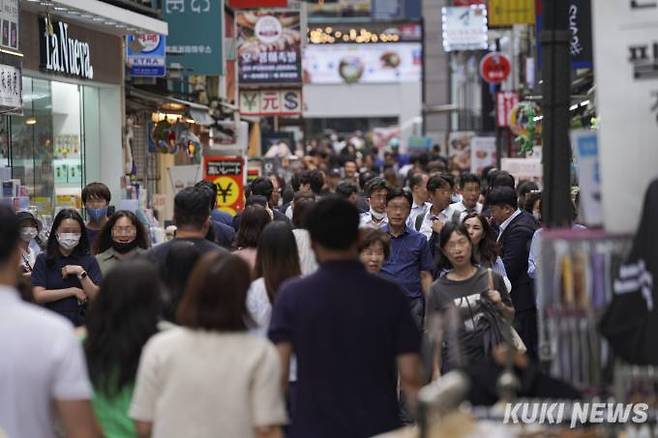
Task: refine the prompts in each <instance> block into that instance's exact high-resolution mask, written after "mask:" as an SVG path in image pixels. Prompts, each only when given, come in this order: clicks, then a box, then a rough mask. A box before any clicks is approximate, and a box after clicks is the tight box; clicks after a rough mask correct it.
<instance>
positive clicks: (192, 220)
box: [174, 187, 210, 229]
mask: <svg viewBox="0 0 658 438" xmlns="http://www.w3.org/2000/svg"><path fill="white" fill-rule="evenodd" d="M208 216H210V203H209V200H208V189H206V188H200V187H186V188H184V189H183V190H181V191H180V192H178V194H177V195H176V197H175V198H174V223H175V224H176V226H177V227H178V228H180V227H183V226H188V225H189V226H193V227H195V228H197V229H201V228H203V224H204V223H205V222H206V220H208Z"/></svg>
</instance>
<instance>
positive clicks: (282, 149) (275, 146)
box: [260, 132, 295, 159]
mask: <svg viewBox="0 0 658 438" xmlns="http://www.w3.org/2000/svg"><path fill="white" fill-rule="evenodd" d="M260 145H261V156H262V157H264V158H276V157H279V158H282V159H283V158H288V157H289V156H291V155H292V154H293V151H294V150H295V134H293V133H292V132H269V133H266V134H262V135H261V140H260Z"/></svg>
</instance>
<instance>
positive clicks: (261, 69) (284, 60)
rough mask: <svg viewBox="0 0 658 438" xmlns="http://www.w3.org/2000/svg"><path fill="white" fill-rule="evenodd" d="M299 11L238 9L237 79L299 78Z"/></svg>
mask: <svg viewBox="0 0 658 438" xmlns="http://www.w3.org/2000/svg"><path fill="white" fill-rule="evenodd" d="M300 22H301V20H300V13H299V12H295V11H281V12H279V11H276V12H275V11H239V12H237V14H236V23H237V27H238V38H237V51H238V70H239V80H240V83H268V82H301V79H302V77H301V39H302V38H301V31H300Z"/></svg>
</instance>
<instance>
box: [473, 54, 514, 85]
mask: <svg viewBox="0 0 658 438" xmlns="http://www.w3.org/2000/svg"><path fill="white" fill-rule="evenodd" d="M511 72H512V63H511V62H510V60H509V58H508V57H507V56H505V55H504V54H502V53H500V52H491V53H487V54H486V55H484V57H483V58H482V61H480V76H482V79H484V81H485V82H488V83H490V84H500V83H501V82H504V81H505V80H506V79H507V78H508V76H509V74H510V73H511Z"/></svg>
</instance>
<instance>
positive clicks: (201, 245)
mask: <svg viewBox="0 0 658 438" xmlns="http://www.w3.org/2000/svg"><path fill="white" fill-rule="evenodd" d="M176 242H191V243H192V244H193V245H194V246H195V247H196V249H197V250H199V252H200V253H201V255H203V254H205V253H207V252H210V251H219V252H223V253H226V252H227V251H226V250H225V249H224V248H222V247H221V246H219V245H217V244H216V243H213V242H211V241H209V240H207V239H204V238H200V237H196V238H187V237H185V238H175V239H172V240H170V241H169V242H164V243H161V244H160V245H156V246H154V247H153V248H151V249H149V250H148V251H146V252H145V253H144V257H146V258H147V259H148V260H150V261H151V262H152V263H153V264H155V265H156V267H157V268H158V271H160V272H162V268H163V267H164V265H165V263H166V262H167V256H168V255H169V250H170V249H171V246H172V245H173V244H174V243H176Z"/></svg>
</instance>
